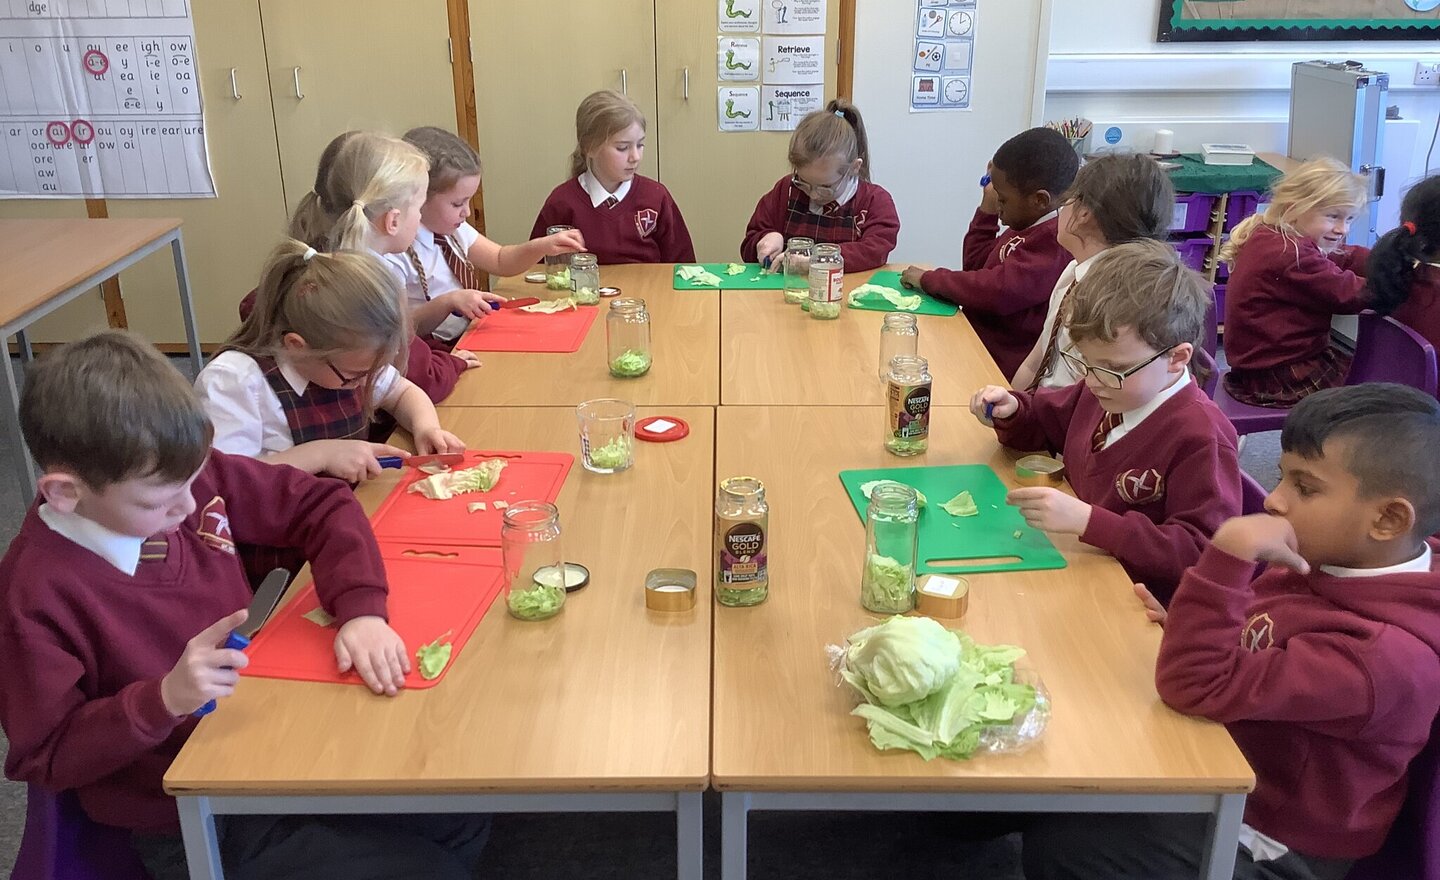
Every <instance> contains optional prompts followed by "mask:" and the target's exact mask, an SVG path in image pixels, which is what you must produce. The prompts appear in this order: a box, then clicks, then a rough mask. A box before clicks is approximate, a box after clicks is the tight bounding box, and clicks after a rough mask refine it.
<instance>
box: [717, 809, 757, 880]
mask: <svg viewBox="0 0 1440 880" xmlns="http://www.w3.org/2000/svg"><path fill="white" fill-rule="evenodd" d="M749 822H750V795H749V794H747V793H746V792H743V791H727V792H724V793H723V794H721V795H720V877H721V880H745V871H746V868H747V865H746V858H747V855H748V854H747V848H748V841H747V840H746V836H747V835H748V834H749V828H748V827H747V826H748V825H749Z"/></svg>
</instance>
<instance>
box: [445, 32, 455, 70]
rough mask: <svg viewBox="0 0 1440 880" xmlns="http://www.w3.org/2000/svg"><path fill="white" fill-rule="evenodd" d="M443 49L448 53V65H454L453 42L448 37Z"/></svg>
mask: <svg viewBox="0 0 1440 880" xmlns="http://www.w3.org/2000/svg"><path fill="white" fill-rule="evenodd" d="M445 49H446V51H448V52H449V53H450V63H451V64H454V63H455V41H454V40H453V39H451V38H449V37H446V38H445Z"/></svg>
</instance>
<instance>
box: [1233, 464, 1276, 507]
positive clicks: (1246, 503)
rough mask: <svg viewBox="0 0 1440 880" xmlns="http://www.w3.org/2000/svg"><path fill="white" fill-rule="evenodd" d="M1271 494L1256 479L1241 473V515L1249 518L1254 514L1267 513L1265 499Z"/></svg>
mask: <svg viewBox="0 0 1440 880" xmlns="http://www.w3.org/2000/svg"><path fill="white" fill-rule="evenodd" d="M1269 494H1270V493H1269V492H1268V491H1266V489H1265V487H1264V486H1262V485H1260V482H1259V481H1258V480H1256V479H1255V478H1254V477H1252V476H1250V475H1249V474H1247V473H1245V472H1244V471H1241V472H1240V514H1241V515H1242V516H1249V515H1250V514H1252V513H1264V512H1265V498H1266V496H1268V495H1269Z"/></svg>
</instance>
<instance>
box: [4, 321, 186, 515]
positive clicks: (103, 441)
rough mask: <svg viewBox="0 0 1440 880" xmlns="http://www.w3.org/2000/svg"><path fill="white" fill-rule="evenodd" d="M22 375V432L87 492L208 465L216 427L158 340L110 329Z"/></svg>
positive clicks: (38, 456) (173, 476) (39, 456)
mask: <svg viewBox="0 0 1440 880" xmlns="http://www.w3.org/2000/svg"><path fill="white" fill-rule="evenodd" d="M28 373H29V375H27V376H26V377H25V390H24V391H23V392H22V393H21V395H20V430H21V432H22V433H23V434H24V437H25V442H26V443H27V444H28V445H29V447H30V452H31V454H32V455H34V456H35V461H36V462H37V463H39V465H40V467H41V468H42V469H43V470H46V471H65V472H68V473H71V474H73V475H74V476H76V477H78V478H79V479H80V480H81V481H83V482H84V483H85V484H86V485H87V486H89V487H90V488H91V489H95V490H96V491H101V490H104V489H105V487H107V486H109V485H111V484H112V483H118V482H121V481H123V480H128V479H131V478H134V477H150V476H158V477H161V478H162V479H165V480H172V481H174V482H177V483H180V482H184V481H185V480H188V479H190V476H191V475H192V474H194V473H195V472H196V471H197V470H199V469H200V466H201V465H202V464H204V463H205V456H206V455H208V454H209V452H210V439H211V436H212V434H213V428H212V427H211V425H210V419H209V417H208V416H206V415H205V410H204V409H203V408H202V407H201V405H200V399H199V398H198V397H197V396H196V395H195V391H194V389H193V388H191V387H190V383H189V382H187V381H186V380H185V377H184V376H182V375H180V371H179V370H176V369H175V368H174V367H173V366H171V365H170V363H169V362H168V361H167V360H166V359H165V357H164V356H163V355H161V354H160V352H158V351H156V350H155V348H154V347H153V346H151V345H150V344H148V343H146V342H145V341H144V340H142V339H140V338H139V337H138V336H135V335H134V334H131V333H128V332H125V331H119V330H110V331H106V332H103V333H96V334H95V335H93V336H88V337H86V338H84V339H81V340H78V341H76V342H72V343H70V344H68V345H65V346H62V347H61V348H58V349H56V350H55V351H52V352H51V353H50V354H49V355H47V356H45V357H43V358H41V359H40V360H39V361H37V362H36V363H35V364H34V365H33V366H32V367H31V368H30V369H29V371H28Z"/></svg>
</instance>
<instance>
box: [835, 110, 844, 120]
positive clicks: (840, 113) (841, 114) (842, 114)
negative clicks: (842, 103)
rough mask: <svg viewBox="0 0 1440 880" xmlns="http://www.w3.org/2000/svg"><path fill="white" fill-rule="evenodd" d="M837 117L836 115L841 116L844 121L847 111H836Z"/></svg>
mask: <svg viewBox="0 0 1440 880" xmlns="http://www.w3.org/2000/svg"><path fill="white" fill-rule="evenodd" d="M835 115H836V116H839V117H840V118H841V119H844V118H845V111H844V110H836V111H835Z"/></svg>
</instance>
